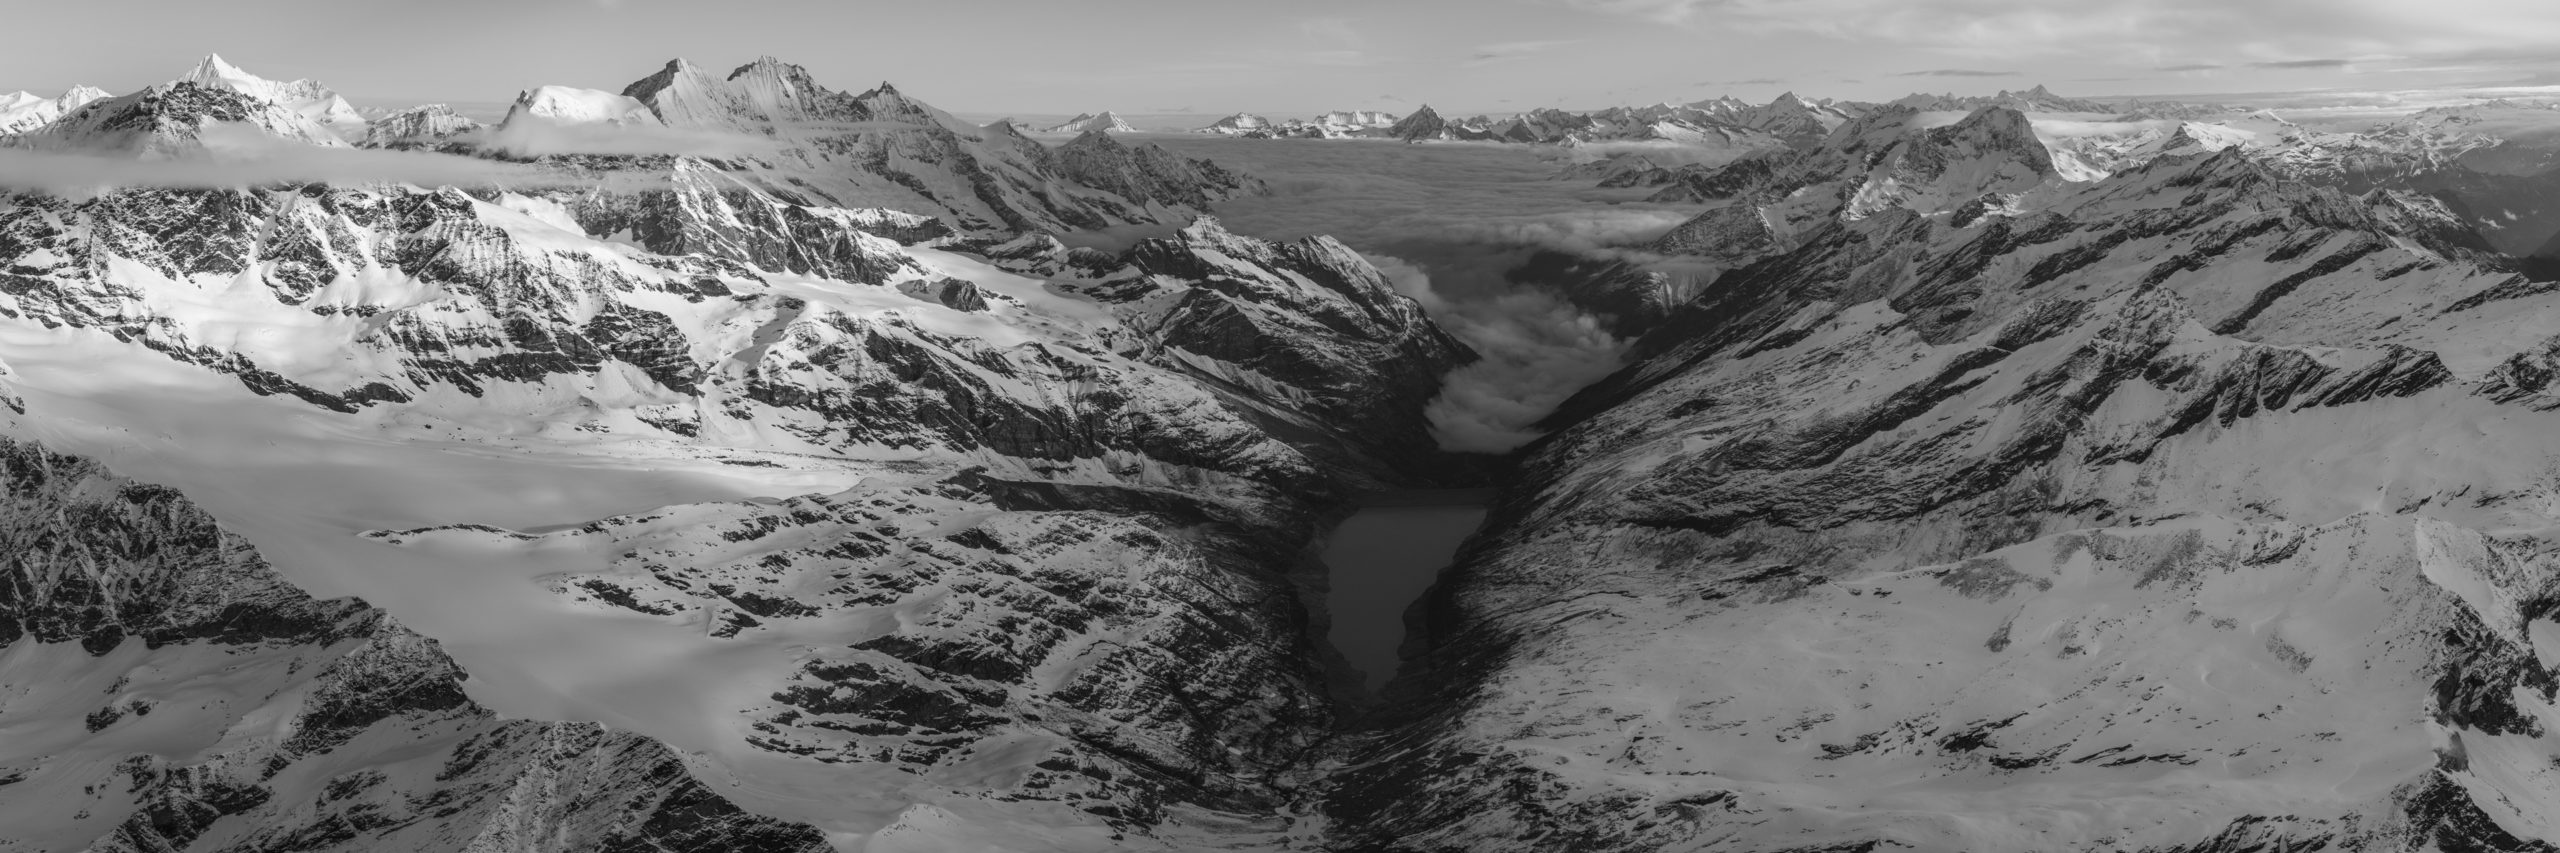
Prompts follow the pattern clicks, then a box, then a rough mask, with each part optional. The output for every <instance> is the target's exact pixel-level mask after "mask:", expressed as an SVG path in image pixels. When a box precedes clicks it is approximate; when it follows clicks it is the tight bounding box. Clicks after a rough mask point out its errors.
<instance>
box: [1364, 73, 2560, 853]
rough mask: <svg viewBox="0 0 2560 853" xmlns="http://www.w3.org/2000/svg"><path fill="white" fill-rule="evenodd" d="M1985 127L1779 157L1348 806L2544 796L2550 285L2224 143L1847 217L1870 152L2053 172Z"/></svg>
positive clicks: (1818, 808) (2125, 844) (2360, 807)
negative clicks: (1786, 229) (1766, 209)
mask: <svg viewBox="0 0 2560 853" xmlns="http://www.w3.org/2000/svg"><path fill="white" fill-rule="evenodd" d="M1984 115H1985V114H1977V115H1976V118H1982V117H1983V116H1984ZM1974 124H1975V127H1974V128H1973V129H1972V130H1971V131H1968V132H1966V133H1964V134H1947V135H1940V131H1927V132H1924V133H1922V134H1919V135H1912V134H1905V133H1899V132H1896V133H1886V132H1883V128H1880V127H1874V126H1869V127H1867V128H1857V129H1853V126H1844V128H1843V131H1842V132H1841V133H1840V134H1835V136H1834V137H1833V141H1832V142H1831V143H1826V147H1827V148H1828V149H1830V150H1833V151H1836V152H1840V153H1842V154H1847V153H1851V152H1864V153H1863V154H1860V155H1859V156H1855V157H1841V158H1839V159H1837V160H1833V161H1831V163H1832V164H1833V165H1829V166H1822V165H1819V164H1816V163H1815V161H1814V160H1812V159H1810V158H1788V159H1787V160H1786V161H1784V162H1783V163H1780V164H1779V165H1780V166H1781V168H1776V169H1772V170H1770V171H1769V172H1768V174H1769V175H1772V176H1774V177H1770V178H1760V179H1757V180H1756V181H1755V182H1754V184H1755V186H1756V187H1759V188H1772V187H1774V188H1779V189H1780V190H1782V191H1783V192H1784V193H1794V194H1796V195H1797V197H1802V196H1804V195H1813V194H1817V193H1819V194H1820V195H1822V197H1823V198H1824V201H1825V204H1826V205H1827V212H1826V213H1825V214H1824V215H1820V216H1809V217H1806V218H1805V219H1803V220H1802V221H1803V222H1805V223H1807V227H1805V228H1804V229H1803V230H1800V231H1796V232H1793V233H1792V234H1790V235H1787V239H1785V240H1784V241H1783V242H1782V243H1781V244H1779V245H1778V246H1777V247H1776V248H1775V249H1774V250H1773V251H1771V253H1770V254H1768V255H1766V256H1765V257H1762V258H1760V259H1758V260H1755V261H1753V262H1751V263H1749V264H1747V265H1745V266H1742V267H1740V268H1738V269H1736V270H1734V271H1732V272H1729V273H1726V274H1725V275H1723V276H1722V277H1721V278H1719V279H1718V280H1716V281H1715V282H1714V283H1713V284H1710V285H1708V286H1707V287H1705V288H1704V289H1703V290H1702V291H1701V292H1700V293H1699V294H1698V296H1697V298H1696V299H1694V300H1693V301H1691V302H1689V303H1688V304H1686V305H1685V306H1683V307H1681V308H1680V309H1678V310H1677V311H1676V312H1675V313H1673V314H1672V315H1671V316H1670V317H1669V318H1668V319H1667V320H1665V321H1664V322H1663V323H1662V324H1661V325H1660V326H1658V327H1657V328H1656V329H1655V330H1654V331H1653V332H1652V333H1651V334H1649V335H1647V336H1646V338H1644V339H1643V340H1642V341H1641V342H1640V344H1639V346H1638V348H1637V351H1636V354H1635V364H1634V365H1633V366H1631V367H1630V368H1629V369H1628V370H1626V371H1624V372H1622V373H1621V374H1619V375H1618V376H1616V377H1613V378H1612V379H1611V380H1609V381H1607V382H1604V383H1602V384H1601V385H1600V386H1598V387H1596V388H1594V389H1593V390H1591V391H1588V392H1586V393H1585V394H1584V395H1583V396H1582V397H1580V398H1578V399H1577V400H1576V401H1574V402H1572V403H1569V404H1568V405H1567V406H1566V407H1564V409H1563V410H1562V413H1561V414H1560V415H1559V416H1558V418H1557V419H1556V420H1555V421H1554V422H1553V423H1552V424H1551V425H1552V426H1556V427H1560V428H1561V431H1560V432H1558V433H1557V434H1555V435H1553V436H1551V437H1550V438H1548V439H1547V440H1545V441H1544V442H1543V443H1542V444H1540V445H1538V446H1537V447H1536V448H1535V449H1534V450H1535V452H1534V455H1533V456H1532V457H1531V459H1530V460H1529V461H1528V462H1527V463H1526V465H1527V467H1526V468H1525V476H1526V483H1525V484H1524V486H1523V487H1522V488H1521V489H1520V490H1519V491H1517V492H1515V493H1514V494H1513V497H1512V498H1511V499H1509V500H1507V501H1506V502H1505V503H1503V504H1502V505H1501V506H1500V507H1499V508H1498V509H1497V511H1496V517H1495V518H1494V519H1493V520H1492V521H1491V522H1490V523H1489V524H1488V526H1487V529H1488V530H1490V531H1495V532H1494V533H1491V534H1488V535H1487V536H1485V537H1484V538H1483V539H1481V540H1479V541H1478V542H1476V543H1475V544H1473V545H1472V546H1470V548H1469V549H1468V551H1467V552H1466V553H1465V554H1463V555H1462V556H1461V563H1460V566H1459V567H1458V568H1457V570H1456V571H1455V572H1454V573H1453V574H1452V575H1451V576H1449V577H1448V578H1446V579H1444V581H1443V583H1442V586H1441V587H1440V588H1439V589H1438V591H1436V592H1435V593H1434V594H1433V597H1432V599H1431V600H1430V602H1429V605H1428V606H1427V607H1426V608H1424V611H1425V612H1424V614H1423V618H1424V619H1425V621H1426V622H1427V623H1428V632H1429V641H1428V642H1427V644H1425V645H1426V646H1427V647H1426V648H1419V649H1417V651H1419V652H1421V656H1420V657H1419V658H1418V659H1416V660H1412V661H1409V662H1408V667H1407V669H1408V671H1409V672H1419V673H1421V674H1420V676H1419V677H1417V678H1412V679H1410V680H1408V681H1406V682H1404V683H1403V684H1402V685H1400V686H1399V687H1398V688H1396V689H1398V690H1400V691H1403V696H1402V697H1401V698H1402V699H1403V701H1404V703H1405V705H1406V707H1409V708H1411V709H1412V710H1411V711H1410V712H1409V713H1408V714H1407V715H1405V716H1403V717H1402V718H1401V719H1400V720H1398V721H1397V724H1396V725H1394V726H1392V727H1391V728H1390V729H1389V730H1388V731H1386V732H1384V733H1382V734H1380V735H1379V736H1378V737H1377V739H1376V740H1374V741H1372V742H1370V743H1369V744H1367V745H1366V746H1365V747H1364V748H1362V749H1360V750H1358V751H1356V754H1355V756H1354V758H1353V759H1352V761H1351V766H1353V767H1355V768H1358V769H1354V770H1351V771H1349V772H1347V773H1346V774H1345V775H1344V777H1343V778H1342V779H1341V780H1339V782H1338V783H1337V787H1335V788H1334V789H1333V792H1332V794H1331V800H1330V802H1331V811H1332V814H1333V815H1334V816H1335V817H1337V818H1338V819H1340V820H1341V821H1342V823H1341V824H1340V825H1339V826H1340V827H1341V833H1340V835H1338V836H1337V843H1338V844H1340V845H1341V846H1345V847H1349V848H1353V849H1382V850H1432V851H1439V850H1453V851H1454V850H1474V849H1488V848H1495V847H1500V846H1504V845H1508V844H1520V843H1536V844H1539V845H1546V846H1558V847H1571V848H1573V849H1583V850H1628V851H1635V850H1689V849H1700V850H1704V849H1727V848H1743V849H1789V850H1814V849H1821V850H1841V849H1870V848H1874V849H1883V848H1885V847H1903V848H1911V849H1922V850H1971V851H1992V850H2019V851H2024V850H2039V851H2042V850H2114V849H2149V850H2207V849H2245V848H2248V847H2251V846H2256V847H2258V848H2261V849H2277V848H2285V847H2308V846H2319V845H2328V846H2336V847H2358V848H2361V849H2387V850H2412V851H2414V850H2432V849H2542V846H2541V845H2547V844H2549V843H2551V840H2552V839H2553V838H2554V837H2555V836H2560V833H2555V832H2554V831H2553V830H2552V828H2551V827H2550V826H2549V825H2548V823H2547V818H2545V817H2543V816H2541V815H2539V814H2538V813H2537V812H2536V811H2535V809H2534V808H2533V807H2530V806H2522V805H2519V804H2522V803H2537V802H2544V801H2547V800H2548V799H2549V798H2550V797H2551V796H2552V792H2553V790H2554V786H2555V784H2560V778H2555V777H2554V776H2553V775H2552V774H2551V773H2550V771H2549V770H2548V769H2547V767H2546V764H2547V762H2544V761H2543V760H2542V758H2541V756H2543V755H2544V754H2546V753H2547V752H2548V751H2549V750H2550V749H2551V748H2552V745H2551V743H2550V741H2549V738H2550V737H2551V734H2550V729H2549V727H2548V726H2547V724H2546V723H2545V722H2544V721H2545V720H2547V719H2549V717H2548V716H2547V715H2548V714H2550V713H2552V709H2553V708H2554V707H2555V705H2554V692H2553V689H2554V684H2555V683H2560V682H2555V680H2554V677H2553V673H2552V671H2551V669H2550V667H2549V663H2548V653H2547V651H2545V649H2546V648H2547V647H2546V646H2545V645H2544V643H2545V641H2544V640H2543V639H2540V638H2542V637H2544V636H2545V635H2547V634H2548V632H2550V631H2551V630H2553V628H2552V627H2551V626H2549V625H2547V624H2544V623H2543V622H2542V620H2544V619H2546V618H2547V610H2548V609H2549V604H2548V602H2549V600H2550V597H2551V596H2552V595H2553V594H2554V591H2555V588H2560V571H2555V570H2554V567H2552V566H2551V565H2550V564H2549V557H2548V556H2547V555H2548V554H2549V553H2550V548H2549V545H2548V543H2547V542H2546V541H2545V538H2546V536H2545V534H2543V533H2542V532H2541V531H2544V530H2547V529H2549V528H2550V525H2551V518H2550V513H2549V509H2548V507H2547V505H2546V504H2543V503H2539V502H2537V501H2538V500H2539V498H2538V497H2536V496H2538V495H2541V494H2544V493H2545V492H2546V491H2547V490H2548V488H2549V487H2548V484H2547V482H2546V480H2547V476H2546V475H2545V474H2544V473H2542V472H2544V471H2545V470H2546V469H2547V468H2548V467H2549V466H2550V465H2552V464H2554V460H2556V459H2560V443H2555V442H2554V441H2552V440H2551V439H2550V438H2549V437H2548V436H2549V435H2550V434H2551V430H2550V426H2551V425H2550V424H2547V423H2545V422H2544V421H2545V419H2546V418H2547V417H2548V415H2547V411H2548V409H2549V407H2550V403H2549V402H2548V398H2547V397H2546V396H2544V394H2545V392H2544V390H2543V389H2545V388H2547V386H2548V385H2549V382H2548V367H2547V365H2546V362H2547V361H2548V360H2549V357H2548V349H2549V346H2548V344H2547V342H2546V338H2547V335H2546V334H2545V333H2544V331H2543V330H2542V329H2541V326H2540V324H2541V323H2544V322H2547V321H2548V318H2550V317H2552V316H2553V313H2552V312H2554V311H2555V310H2560V301H2555V299H2554V297H2553V296H2552V295H2551V294H2550V293H2549V292H2548V291H2547V289H2546V288H2542V287H2538V286H2536V285H2534V284H2533V283H2532V282H2529V281H2526V280H2525V279H2523V278H2521V277H2519V276H2515V275H2513V274H2511V273H2508V272H2506V271H2504V270H2503V269H2501V268H2500V267H2499V266H2498V265H2497V264H2496V263H2495V262H2494V259H2491V258H2487V257H2484V256H2483V255H2482V254H2481V253H2479V252H2478V241H2477V239H2476V238H2473V237H2469V236H2468V234H2467V232H2465V231H2464V230H2463V229H2460V228H2459V227H2458V226H2456V227H2448V226H2447V225H2446V224H2445V223H2446V222H2447V221H2448V220H2449V219H2450V217H2449V216H2448V214H2447V212H2446V211H2445V210H2444V208H2443V207H2442V206H2441V205H2438V204H2435V203H2433V202H2432V201H2430V200H2425V199H2417V198H2411V197H2407V196H2404V195H2393V194H2382V193H2377V194H2368V195H2364V196H2354V195H2348V194H2346V193H2343V192H2340V191H2337V190H2335V189H2326V188H2318V187H2313V186H2308V185H2305V184H2302V183H2300V182H2298V181H2294V180H2290V179H2287V178H2286V177H2284V176H2282V175H2281V174H2280V173H2279V172H2277V171H2275V170H2274V169H2271V168H2270V167H2268V166H2267V165H2266V164H2264V163H2263V162H2261V161H2259V160H2258V159H2255V158H2253V157H2251V156H2250V155H2249V154H2248V153H2247V152H2242V151H2236V150H2233V151H2224V152H2222V153H2219V154H2212V155H2202V154H2199V155H2189V156H2165V157H2161V158H2159V159H2157V160H2154V161H2152V162H2150V163H2148V164H2146V165H2144V166H2142V167H2140V168H2137V169H2133V170H2129V171H2126V172H2122V173H2118V174H2116V175H2114V176H2112V177H2109V178H2107V179H2105V180H2103V181H2099V182H2095V183H2091V184H2085V185H2077V186H2058V185H2055V184H2052V183H2048V182H2045V181H2044V180H2043V179H2039V182H2038V185H2037V187H2035V188H2034V189H2032V190H2030V191H2028V192H2025V193H2022V194H2019V195H2018V196H2017V197H2015V198H2013V199H2008V200H2005V201H2004V203H2001V204H1997V205H1984V206H1982V207H1980V208H1978V209H1973V210H1970V211H1968V210H1966V209H1964V208H1962V207H1958V208H1956V209H1953V210H1948V209H1944V208H1936V209H1933V208H1935V205H1929V206H1917V207H1901V208H1887V209H1879V210H1873V211H1870V212H1867V213H1866V214H1865V215H1862V216H1861V215H1850V214H1852V213H1854V208H1855V206H1856V205H1855V204H1854V200H1856V199H1858V198H1860V197H1862V193H1861V192H1857V191H1847V188H1850V187H1861V188H1872V187H1874V186H1876V185H1877V184H1876V183H1875V182H1874V178H1875V176H1876V175H1878V174H1879V170H1878V168H1877V166H1878V165H1879V164H1884V163H1896V164H1898V165H1895V166H1894V167H1893V168H1892V170H1891V171H1890V173H1889V176H1890V177H1891V178H1892V180H1895V181H1898V182H1904V183H1905V186H1907V187H1909V188H1910V189H1912V190H1914V191H1913V192H1909V193H1906V194H1902V195H1900V196H1899V197H1900V198H1902V199H1905V200H1908V199H1928V198H1937V199H1950V198H1958V197H1960V196H1961V193H1959V192H1954V191H1950V190H1951V189H1952V188H1951V187H1949V186H1947V184H1948V183H1949V182H1953V183H1954V184H1956V185H1957V186H1962V187H1965V188H1966V189H1970V188H1972V187H1974V186H1979V185H1980V184H1979V183H1978V182H1976V180H1975V178H1976V177H1978V176H1982V175H1993V176H2004V175H2015V176H2017V177H2016V179H2017V180H2019V181H2021V182H2023V181H2025V180H2026V179H2027V176H2029V175H2035V174H2037V173H2036V170H2035V169H2034V168H2033V166H2034V163H2035V160H2034V159H2033V158H2032V156H2024V152H2016V151H2014V149H2013V146H2012V145H2010V144H2009V143H2007V142H2002V141H2001V140H2004V139H2005V140H2016V139H2017V135H2016V134H2014V133H2012V132H2010V131H2012V130H2014V129H2015V126H2014V124H2009V125H2007V127H2006V128H2005V129H2004V126H2003V123H2001V122H1996V121H1993V122H1979V123H1974ZM1946 130H1949V131H1952V130H1954V129H1953V128H1947V129H1946ZM1870 134H1872V135H1870ZM1853 135H1854V136H1853ZM1950 137H1954V138H1950ZM1862 140H1863V141H1862ZM1925 143H1936V145H1935V150H1937V151H1942V152H1947V153H1949V154H1958V155H1965V156H1944V157H1942V156H1939V155H1938V154H1934V153H1931V151H1930V149H1929V148H1926V147H1923V145H1924V144H1925ZM1982 152H1992V153H1993V154H1994V155H1997V156H1976V155H1979V154H1981V153H1982ZM2013 152H2014V153H2018V154H2020V155H2021V156H2014V157H2013V156H2007V155H2009V154H2011V153H2013ZM1818 156H1829V155H1818ZM1969 160H1970V161H1971V162H1979V163H1992V164H1995V165H1996V166H1997V167H1996V168H1991V169H1976V168H1971V167H1963V166H1955V165H1953V164H1960V163H1965V162H1968V161H1969ZM1809 164H1811V165H1809ZM1942 164H1943V165H1947V166H1949V167H1947V168H1939V166H1940V165H1942ZM1795 166H1806V167H1807V168H1805V170H1804V171H1800V172H1790V171H1789V168H1791V167H1795ZM2013 170H2014V171H2013ZM1790 175H1792V177H1790ZM2002 180H2007V178H2002ZM1806 187H1814V188H1816V189H1805V188H1806ZM1833 187H1837V188H1841V189H1842V190H1843V191H1838V192H1834V191H1833V190H1832V189H1829V188H1833ZM1799 190H1802V192H1798V191H1799ZM1759 197H1760V198H1764V199H1765V198H1768V197H1769V196H1768V195H1761V196H1759ZM1808 209H1810V208H1808ZM2340 768H2354V770H2353V771H2352V772H2341V770H2340ZM1532 840H1534V842H1533V841H1532Z"/></svg>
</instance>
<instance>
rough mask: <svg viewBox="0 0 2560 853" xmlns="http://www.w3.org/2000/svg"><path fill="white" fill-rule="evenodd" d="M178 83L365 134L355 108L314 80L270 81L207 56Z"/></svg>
mask: <svg viewBox="0 0 2560 853" xmlns="http://www.w3.org/2000/svg"><path fill="white" fill-rule="evenodd" d="M177 82H182V83H193V84H195V85H198V86H202V87H205V88H208V89H229V90H231V91H234V92H238V93H240V94H243V95H247V96H249V97H250V98H253V99H256V100H260V101H265V102H267V103H271V104H275V105H277V106H281V107H284V108H286V109H289V110H292V111H294V112H295V113H297V114H299V115H301V116H302V117H303V118H304V119H307V120H309V121H310V122H311V123H313V124H317V125H320V126H322V127H326V128H329V129H330V130H332V131H335V132H337V134H338V135H339V136H340V137H342V138H346V139H349V140H353V139H356V138H360V137H362V136H363V135H364V131H365V120H364V117H363V116H361V115H358V114H357V113H356V108H355V105H353V104H349V103H347V99H346V98H343V97H340V96H339V95H338V93H337V92H335V91H331V90H330V89H329V87H327V86H323V85H320V83H319V82H318V81H315V80H294V81H291V82H278V81H274V80H268V79H266V78H263V77H259V76H257V75H255V74H251V73H249V72H247V71H242V70H240V68H239V67H238V66H235V65H232V64H231V63H229V62H225V61H223V59H222V57H220V56H217V55H213V54H206V55H205V58H204V61H203V62H200V63H198V64H197V65H196V67H195V68H194V69H193V70H190V71H188V72H187V73H186V74H185V75H183V76H180V77H179V78H178V79H177Z"/></svg>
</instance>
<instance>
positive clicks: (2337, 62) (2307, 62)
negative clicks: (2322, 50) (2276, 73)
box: [2249, 59, 2355, 69]
mask: <svg viewBox="0 0 2560 853" xmlns="http://www.w3.org/2000/svg"><path fill="white" fill-rule="evenodd" d="M2353 64H2355V63H2354V62H2353V61H2351V60H2345V59H2288V60H2282V61H2278V62H2252V63H2249V67H2251V68H2288V69H2299V68H2345V67H2347V66H2349V65H2353Z"/></svg>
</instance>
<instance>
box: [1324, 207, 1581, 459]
mask: <svg viewBox="0 0 2560 853" xmlns="http://www.w3.org/2000/svg"><path fill="white" fill-rule="evenodd" d="M1524 257H1525V256H1524ZM1368 258H1369V261H1370V263H1372V264H1375V265H1377V267H1378V269H1379V270H1380V271H1382V272H1385V273H1386V274H1387V278H1388V280H1390V281H1393V282H1395V286H1396V290H1397V292H1399V293H1403V294H1404V295H1406V296H1410V297H1413V298H1414V300H1415V301H1418V302H1421V303H1422V306H1423V308H1424V310H1427V311H1430V312H1431V316H1432V319H1434V320H1436V321H1438V322H1439V323H1440V325H1441V327H1442V328H1445V329H1447V330H1449V333H1450V334H1452V335H1455V336H1457V337H1458V339H1459V340H1463V341H1466V342H1467V345H1468V346H1471V347H1474V348H1475V349H1476V351H1477V352H1479V353H1482V354H1483V355H1484V359H1483V360H1481V361H1478V362H1476V363H1474V364H1470V365H1467V366H1465V367H1461V368H1458V369H1457V370H1455V371H1452V372H1450V374H1449V375H1448V376H1447V377H1445V378H1444V379H1442V380H1441V387H1440V396H1439V397H1437V398H1435V399H1433V400H1432V401H1431V405H1430V407H1429V408H1428V409H1426V410H1425V413H1426V414H1427V415H1428V416H1429V417H1430V419H1431V428H1432V432H1433V433H1434V434H1435V435H1436V436H1437V437H1438V438H1439V439H1440V446H1441V447H1444V448H1447V449H1449V450H1457V451H1465V452H1471V453H1504V452H1508V451H1510V450H1512V449H1514V448H1517V447H1519V446H1520V445H1523V444H1527V443H1529V442H1530V441H1533V440H1536V439H1537V438H1538V436H1539V434H1540V433H1539V432H1538V431H1537V430H1536V429H1533V428H1532V426H1533V425H1534V424H1536V423H1537V422H1538V420H1539V419H1540V418H1544V417H1546V416H1547V413H1549V412H1553V411H1555V408H1556V406H1557V404H1560V403H1563V402H1564V400H1565V398H1567V397H1570V396H1572V395H1573V393H1574V392H1575V391H1579V390H1581V389H1582V388H1584V387H1585V386H1588V385H1590V384H1591V383H1593V382H1597V381H1599V380H1600V379H1601V378H1602V377H1605V376H1608V375H1609V374H1611V373H1614V372H1616V371H1617V370H1618V368H1620V367H1622V366H1624V362H1623V358H1624V356H1625V355H1626V351H1627V344H1628V341H1626V340H1624V339H1621V338H1619V337H1617V336H1615V335H1612V334H1610V333H1609V331H1608V329H1607V328H1605V327H1604V326H1603V325H1602V323H1601V322H1600V319H1599V318H1597V317H1594V316H1591V315H1590V314H1588V313H1585V312H1583V311H1582V310H1581V309H1579V308H1576V307H1574V306H1573V305H1572V303H1569V302H1566V301H1564V299H1563V298H1562V297H1560V296H1557V295H1556V294H1555V293H1553V292H1550V291H1546V290H1540V289H1536V288H1532V287H1522V286H1517V285H1503V286H1489V285H1487V284H1486V283H1485V282H1484V281H1483V280H1481V279H1474V280H1472V281H1473V285H1472V287H1461V288H1453V290H1456V291H1457V292H1458V294H1459V295H1457V296H1455V297H1453V296H1452V295H1450V294H1445V293H1443V292H1442V291H1441V289H1440V288H1437V287H1435V286H1434V285H1433V284H1432V277H1431V274H1430V273H1427V272H1424V271H1423V268H1422V267H1421V266H1420V265H1417V264H1414V263H1411V262H1408V261H1405V260H1404V259H1401V258H1397V257H1393V256H1390V255H1378V254H1371V255H1368ZM1497 280H1498V279H1497Z"/></svg>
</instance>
